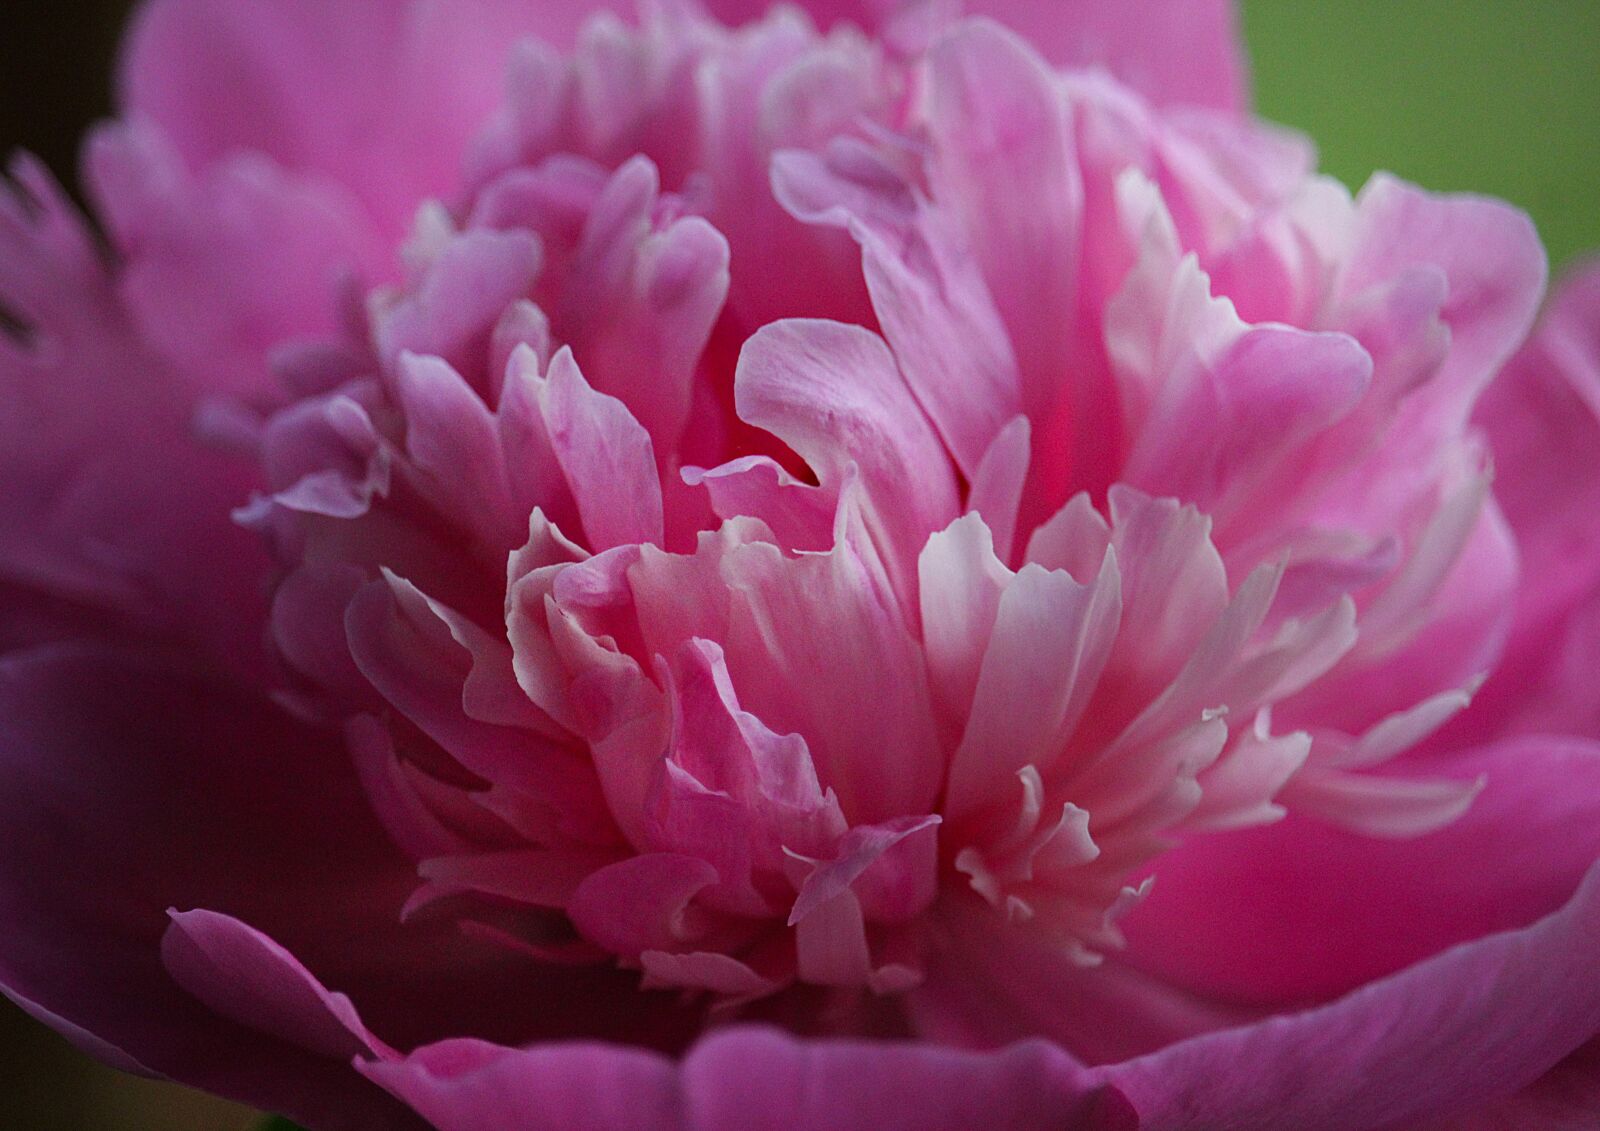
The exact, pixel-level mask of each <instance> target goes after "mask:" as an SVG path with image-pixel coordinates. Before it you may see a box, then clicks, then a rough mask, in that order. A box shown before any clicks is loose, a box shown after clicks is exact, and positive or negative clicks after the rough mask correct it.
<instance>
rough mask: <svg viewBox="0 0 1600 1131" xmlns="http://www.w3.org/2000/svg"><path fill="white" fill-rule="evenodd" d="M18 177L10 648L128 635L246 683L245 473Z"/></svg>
mask: <svg viewBox="0 0 1600 1131" xmlns="http://www.w3.org/2000/svg"><path fill="white" fill-rule="evenodd" d="M12 173H13V176H14V177H15V178H16V181H17V184H16V185H15V186H14V187H13V186H0V309H4V310H5V311H7V312H8V313H9V314H11V315H13V316H14V317H15V318H16V319H17V320H18V321H19V322H20V323H21V325H22V326H23V327H24V330H23V331H22V332H21V333H20V334H17V335H13V334H9V333H0V516H3V520H0V522H3V526H0V623H3V624H5V625H6V627H5V629H4V630H3V632H4V635H5V636H6V637H8V638H10V639H11V640H12V641H18V642H20V641H25V640H27V639H28V638H29V637H32V638H34V639H48V638H50V637H52V636H59V635H60V634H61V632H62V630H63V629H77V630H80V631H81V630H84V629H87V630H90V631H102V630H104V629H106V628H107V627H114V626H116V625H119V624H124V623H128V622H130V621H131V622H137V623H139V624H140V625H141V626H143V627H147V628H154V629H156V630H158V631H161V632H164V633H168V634H170V635H172V636H173V637H175V638H180V639H184V640H185V641H187V642H189V643H191V644H194V643H196V642H198V643H200V644H202V645H203V646H207V647H209V648H210V649H211V650H212V654H213V655H214V656H215V657H217V658H218V659H219V660H220V661H222V662H225V663H228V664H230V665H233V666H236V667H244V668H249V667H251V666H252V665H253V664H255V663H258V662H259V660H260V652H261V650H260V646H259V639H260V638H259V625H260V613H259V612H256V613H254V615H252V614H253V611H254V610H259V609H260V607H261V600H260V595H259V594H260V584H259V582H260V578H261V576H262V574H263V571H264V569H265V566H266V562H265V555H264V553H263V552H262V550H261V547H260V546H259V543H258V539H257V538H256V536H255V535H253V534H251V533H249V532H247V531H244V530H241V529H238V528H236V527H234V526H233V525H232V524H231V523H230V522H229V521H228V512H229V510H230V508H231V507H233V506H234V505H236V504H237V503H239V502H241V501H242V500H243V499H244V498H246V497H247V496H248V494H249V490H250V486H251V484H252V483H253V481H254V479H255V470H254V468H253V467H252V466H251V465H250V463H249V461H248V460H245V459H240V458H235V457H234V456H233V455H232V454H231V453H226V452H221V451H218V450H216V448H215V446H214V445H208V444H206V443H203V442H201V441H200V440H199V438H198V437H197V436H196V435H195V426H194V423H193V411H194V403H193V390H192V389H190V388H189V387H188V382H187V380H186V378H185V377H184V375H183V374H181V373H180V372H179V371H177V370H176V369H174V368H173V366H172V365H170V364H169V363H168V362H167V361H165V360H164V359H162V358H159V357H157V356H155V355H154V354H153V353H152V351H151V350H150V348H149V347H148V346H147V345H146V344H145V342H144V341H143V340H142V338H141V337H140V335H139V334H138V332H137V330H136V329H135V327H134V325H133V322H132V320H131V319H130V317H129V316H128V314H127V312H126V310H125V308H124V307H123V305H122V303H121V302H120V301H119V299H118V297H117V295H116V293H115V291H114V284H113V279H112V276H111V273H110V271H109V270H108V268H107V266H106V265H105V264H104V263H103V262H102V261H101V259H100V258H99V256H98V254H97V252H96V249H95V247H94V244H93V243H92V241H91V239H90V237H89V235H88V233H87V232H86V231H85V229H84V226H83V224H82V222H81V220H80V219H79V218H78V217H77V216H76V215H75V214H74V213H73V211H72V208H71V206H70V205H69V204H68V203H67V201H66V199H65V196H64V195H63V194H62V193H61V191H60V189H58V188H57V187H56V186H55V184H54V183H53V182H52V181H51V180H50V179H49V175H48V174H47V173H45V172H44V170H43V168H42V167H41V166H39V165H37V164H36V163H34V162H33V161H31V160H30V159H27V158H19V159H18V160H17V162H16V163H15V164H14V165H13V167H12ZM46 595H48V596H46ZM30 624H31V625H32V627H30ZM19 638H20V639H19Z"/></svg>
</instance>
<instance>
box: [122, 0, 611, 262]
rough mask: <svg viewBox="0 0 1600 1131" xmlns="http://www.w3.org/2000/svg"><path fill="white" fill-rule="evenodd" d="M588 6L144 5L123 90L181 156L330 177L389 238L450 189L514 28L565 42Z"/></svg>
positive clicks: (300, 1) (159, 1) (441, 0)
mask: <svg viewBox="0 0 1600 1131" xmlns="http://www.w3.org/2000/svg"><path fill="white" fill-rule="evenodd" d="M605 7H609V5H605V4H599V3H592V2H588V0H579V2H574V3H568V2H562V3H535V4H527V3H522V2H520V0H469V2H467V3H461V2H458V0H405V2H401V3H383V4H327V3H323V2H322V0H286V2H283V3H275V4H271V5H261V4H256V3H252V2H251V0H156V2H154V3H151V4H148V5H146V6H145V8H144V9H143V11H142V13H141V15H140V17H139V19H138V22H137V23H136V24H135V26H134V29H133V32H132V34H131V36H130V37H129V40H128V47H127V54H126V56H125V58H124V59H123V66H122V77H121V92H122V101H123V105H124V107H125V109H126V111H127V112H128V113H129V114H130V115H131V116H132V117H134V118H149V119H151V120H153V121H154V122H156V123H157V124H158V125H159V126H160V127H161V128H162V130H163V131H164V132H165V133H166V134H167V136H168V137H169V138H171V140H172V141H173V143H174V144H175V145H176V146H177V148H178V150H179V152H180V153H181V154H182V155H183V156H184V158H185V159H187V160H188V161H189V163H190V164H191V166H193V167H195V168H201V167H204V166H206V165H209V164H211V163H213V162H215V161H217V160H219V159H221V158H222V157H224V156H226V155H227V154H229V153H232V152H236V151H238V150H244V149H251V150H258V151H260V152H262V153H264V154H266V155H267V156H268V157H270V158H272V159H273V160H274V161H276V162H277V163H278V164H280V165H282V166H284V167H286V168H288V169H291V170H296V171H301V172H311V173H318V174H321V175H324V176H327V177H331V178H332V179H334V180H336V181H338V182H340V183H342V184H343V185H345V186H346V187H347V188H348V189H350V190H351V191H352V192H353V193H354V194H355V195H356V197H357V198H358V199H360V200H361V201H362V203H363V204H365V205H366V206H367V209H368V210H369V212H370V214H371V216H372V218H373V220H374V221H375V222H376V224H377V226H378V227H379V229H380V230H381V231H383V232H386V233H388V234H390V235H396V234H398V233H399V232H400V230H401V229H402V228H403V226H404V225H405V223H406V222H407V221H408V220H409V219H410V216H411V212H412V210H413V209H414V208H415V207H416V205H417V203H418V202H419V201H421V200H423V199H425V198H427V197H430V196H438V195H441V194H442V193H445V192H447V191H448V190H450V189H451V188H452V186H453V185H454V184H455V183H456V176H457V174H458V172H459V168H458V167H459V165H460V161H461V156H462V152H463V149H464V147H465V146H466V144H467V142H468V141H469V140H470V139H471V138H472V137H473V135H474V134H475V133H476V132H477V128H478V127H479V126H480V125H481V124H482V122H483V121H484V119H485V118H486V117H487V116H488V114H489V112H490V111H491V110H492V109H493V108H494V107H495V105H496V103H497V102H498V101H499V98H500V93H501V86H502V82H503V77H504V70H505V66H506V62H507V60H508V58H509V55H510V52H511V48H512V46H513V45H514V44H515V43H516V41H517V40H518V39H520V38H523V37H526V36H535V35H537V36H541V37H543V38H545V39H547V40H550V41H551V42H553V43H555V44H556V45H558V46H561V47H567V46H570V45H571V43H572V41H573V39H574V38H575V33H576V29H577V27H578V26H579V24H580V23H581V22H582V21H583V20H584V19H585V18H586V17H587V16H588V15H589V14H590V13H592V12H594V11H596V10H601V9H603V8H605Z"/></svg>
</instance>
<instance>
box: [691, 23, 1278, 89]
mask: <svg viewBox="0 0 1600 1131" xmlns="http://www.w3.org/2000/svg"><path fill="white" fill-rule="evenodd" d="M705 4H706V7H707V8H708V9H710V10H711V11H712V12H713V13H715V14H716V15H717V16H718V17H719V18H721V19H724V20H728V21H730V22H739V21H742V20H747V19H751V18H753V17H754V16H756V15H759V14H760V12H761V11H763V10H764V8H765V5H764V4H762V3H759V2H757V0H705ZM801 6H802V7H804V8H805V9H806V10H807V11H808V12H810V13H811V15H812V16H813V17H814V18H816V19H817V20H818V21H819V22H820V23H822V24H823V25H824V26H826V25H827V24H829V23H832V22H833V21H835V20H852V21H854V22H856V23H859V24H861V25H863V26H865V27H869V28H872V27H876V26H879V25H887V28H888V30H889V33H890V35H891V36H893V35H894V34H895V32H896V31H897V30H898V31H899V32H900V33H901V34H902V35H910V36H915V34H916V30H917V28H918V26H919V20H918V17H919V16H925V15H926V14H929V13H932V14H936V15H937V14H944V13H945V12H948V11H950V10H952V9H957V8H959V9H961V10H964V11H965V12H966V13H968V14H970V15H976V16H989V17H991V18H992V19H995V20H998V21H1000V22H1001V23H1003V24H1005V25H1006V26H1007V27H1009V28H1010V29H1011V30H1012V31H1015V32H1017V33H1019V34H1020V35H1022V36H1023V38H1025V39H1027V40H1028V41H1029V42H1030V43H1032V44H1033V45H1034V46H1035V47H1036V48H1037V49H1038V50H1039V51H1040V52H1041V53H1043V54H1044V56H1045V57H1046V58H1048V59H1049V60H1050V61H1051V62H1052V63H1059V64H1065V65H1067V66H1072V67H1103V68H1105V69H1107V70H1109V71H1110V72H1111V73H1112V74H1114V75H1116V76H1117V77H1118V78H1119V79H1121V80H1122V81H1123V82H1125V83H1127V84H1128V85H1129V86H1131V87H1133V88H1134V89H1135V90H1137V91H1139V92H1140V93H1141V94H1143V95H1144V96H1145V97H1146V98H1149V99H1150V100H1151V101H1152V102H1156V103H1171V102H1178V103H1185V102H1186V103H1193V104H1195V105H1200V106H1209V107H1214V108H1216V109H1218V110H1243V109H1245V108H1246V101H1247V98H1248V91H1247V90H1246V89H1245V87H1246V82H1245V66H1244V57H1243V53H1242V51H1241V50H1240V47H1241V43H1240V39H1239V36H1238V34H1237V29H1236V28H1235V19H1234V6H1233V4H1232V3H1229V2H1228V0H1141V2H1140V3H1137V4H1129V3H1125V2H1122V0H966V3H964V4H951V3H942V2H941V0H805V2H804V3H803V4H802V5H801ZM913 42H914V40H913Z"/></svg>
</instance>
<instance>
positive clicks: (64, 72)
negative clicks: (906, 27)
mask: <svg viewBox="0 0 1600 1131" xmlns="http://www.w3.org/2000/svg"><path fill="white" fill-rule="evenodd" d="M260 2H266V0H260ZM328 2H330V3H339V2H350V3H368V2H378V0H328ZM1128 2H1130V3H1135V2H1139V0H1128ZM126 8H127V4H126V2H125V0H6V5H5V11H4V16H3V18H0V19H3V22H0V151H10V150H12V149H14V148H27V149H31V150H34V151H35V152H38V153H39V154H40V155H42V156H43V157H44V158H45V159H46V160H47V161H49V162H50V164H51V165H52V166H54V167H55V168H56V169H57V171H58V173H59V174H60V175H62V176H63V177H64V178H66V179H70V178H71V176H72V169H73V162H74V153H75V149H76V139H77V138H78V136H79V135H80V134H81V132H82V130H83V128H84V126H85V125H86V124H87V123H89V122H91V121H93V120H94V119H95V118H98V117H101V116H103V115H104V114H105V113H106V112H107V109H108V93H107V91H108V82H107V80H108V77H109V75H110V67H111V56H112V52H113V51H114V47H115V42H116V35H117V29H118V27H119V26H120V24H121V21H122V19H123V18H124V13H125V11H126ZM1243 9H1244V30H1245V35H1246V39H1247V41H1248V43H1249V47H1250V53H1251V57H1252V60H1253V67H1254V75H1255V89H1256V98H1257V103H1258V106H1259V108H1260V110H1261V112H1262V113H1263V114H1265V115H1266V116H1267V117H1270V118H1273V119H1276V120H1277V121H1280V122H1284V123H1287V124H1289V125H1292V126H1296V127H1299V128H1300V129H1303V130H1305V131H1306V132H1307V133H1309V134H1310V135H1311V136H1312V137H1314V138H1315V139H1316V140H1317V143H1318V145H1319V146H1320V149H1321V152H1322V160H1323V166H1324V168H1325V169H1326V170H1327V171H1328V172H1330V173H1333V174H1334V175H1336V176H1338V177H1340V178H1341V179H1343V180H1345V181H1346V182H1348V183H1349V184H1350V185H1351V187H1353V188H1355V187H1359V186H1360V184H1361V183H1362V182H1363V181H1364V180H1365V179H1366V178H1367V176H1368V175H1369V174H1370V173H1371V172H1372V171H1373V170H1375V169H1389V170H1392V171H1394V172H1396V173H1398V174H1400V175H1401V176H1404V177H1406V178H1408V179H1410V180H1413V181H1416V182H1418V183H1420V184H1422V185H1425V186H1427V187H1428V188H1432V189H1438V190H1471V191H1475V192H1484V193H1490V194H1493V195H1495V196H1502V197H1505V198H1506V199H1508V200H1511V201H1513V202H1515V203H1516V204H1518V205H1520V206H1521V207H1523V208H1525V209H1527V210H1528V212H1530V213H1531V214H1532V215H1533V218H1534V220H1535V222H1537V224H1538V226H1539V230H1540V232H1541V233H1542V234H1543V236H1544V239H1545V242H1546V245H1547V246H1548V247H1549V249H1550V256H1551V261H1552V264H1553V265H1556V266H1558V267H1559V265H1560V264H1562V263H1564V262H1566V261H1568V260H1570V259H1571V258H1572V257H1573V256H1574V255H1577V254H1579V253H1581V252H1582V251H1584V250H1585V249H1590V248H1600V5H1597V4H1596V0H1520V2H1515V3H1513V2H1508V0H1246V3H1245V4H1244V5H1243ZM252 1122H253V1118H252V1117H251V1116H250V1114H249V1113H248V1112H246V1111H244V1110H243V1109H241V1108H237V1107H233V1106H231V1105H227V1104H222V1103H219V1102H217V1101H214V1100H210V1099H208V1098H206V1097H201V1096H197V1095H195V1094H193V1093H188V1092H185V1091H183V1090H182V1089H178V1088H175V1087H171V1086H168V1085H162V1084H156V1083H152V1082H150V1081H144V1080H134V1079H131V1078H128V1077H124V1076H121V1075H119V1074H117V1073H114V1072H110V1071H109V1070H106V1069H102V1068H99V1067H98V1066H96V1065H94V1064H92V1063H91V1062H90V1061H88V1060H87V1059H85V1058H83V1057H81V1056H79V1055H77V1054H76V1053H74V1052H73V1051H72V1050H71V1049H70V1048H68V1047H67V1045H66V1044H65V1043H64V1042H62V1041H61V1040H59V1039H58V1038H56V1037H54V1036H53V1035H51V1034H49V1033H47V1032H45V1031H44V1030H43V1029H42V1028H40V1027H39V1026H36V1025H34V1024H33V1023H32V1022H30V1021H29V1020H28V1019H27V1018H25V1017H23V1016H22V1015H21V1014H19V1013H17V1012H16V1011H15V1010H12V1009H10V1007H9V1006H4V1005H0V1128H18V1129H21V1131H239V1129H242V1128H245V1127H248V1126H250V1125H251V1123H252Z"/></svg>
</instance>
